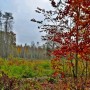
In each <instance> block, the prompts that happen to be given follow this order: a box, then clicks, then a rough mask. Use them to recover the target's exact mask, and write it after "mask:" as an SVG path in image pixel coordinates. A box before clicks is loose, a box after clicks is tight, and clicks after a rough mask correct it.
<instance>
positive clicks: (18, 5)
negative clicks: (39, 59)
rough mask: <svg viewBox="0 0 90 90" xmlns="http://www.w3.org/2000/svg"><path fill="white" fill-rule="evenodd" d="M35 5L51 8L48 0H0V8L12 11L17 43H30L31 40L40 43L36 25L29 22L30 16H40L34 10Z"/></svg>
mask: <svg viewBox="0 0 90 90" xmlns="http://www.w3.org/2000/svg"><path fill="white" fill-rule="evenodd" d="M37 7H41V8H45V9H47V10H48V9H51V5H50V2H49V0H0V10H1V11H2V12H11V13H13V17H14V24H13V31H14V32H15V33H16V39H17V44H23V45H24V44H25V43H27V44H30V43H31V42H32V41H34V42H35V43H36V42H40V44H42V41H41V35H42V33H40V32H39V30H38V29H37V26H38V25H37V24H35V23H33V22H30V19H31V18H36V19H41V18H42V17H41V16H40V15H39V14H37V13H35V11H34V10H35V9H36V8H37Z"/></svg>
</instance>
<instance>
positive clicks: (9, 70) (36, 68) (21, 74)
mask: <svg viewBox="0 0 90 90" xmlns="http://www.w3.org/2000/svg"><path fill="white" fill-rule="evenodd" d="M0 71H3V72H4V73H5V74H7V75H8V76H9V77H15V78H32V77H42V76H50V75H51V74H52V72H53V70H52V68H51V63H50V60H19V59H13V60H3V59H0Z"/></svg>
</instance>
